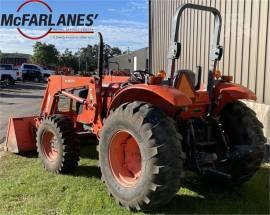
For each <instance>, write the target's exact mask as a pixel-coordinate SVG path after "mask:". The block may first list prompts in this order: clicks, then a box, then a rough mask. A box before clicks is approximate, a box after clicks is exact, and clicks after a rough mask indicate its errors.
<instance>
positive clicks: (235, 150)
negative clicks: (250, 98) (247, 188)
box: [220, 101, 266, 185]
mask: <svg viewBox="0 0 270 215" xmlns="http://www.w3.org/2000/svg"><path fill="white" fill-rule="evenodd" d="M220 120H221V123H222V124H223V127H224V130H225V133H226V135H227V137H228V140H229V145H230V148H231V150H232V154H233V156H234V159H232V160H229V161H227V162H226V163H225V164H224V166H223V167H222V168H223V169H222V171H224V169H225V171H226V172H227V173H229V174H231V176H232V178H231V179H230V180H228V181H227V182H229V183H230V184H235V185H239V184H241V183H244V182H246V181H248V180H249V179H250V178H251V177H252V176H253V175H254V174H255V173H256V171H257V170H258V168H259V167H260V165H261V163H262V160H263V157H264V144H265V143H266V138H265V137H264V134H263V125H262V123H261V122H260V121H259V120H258V119H257V117H256V114H255V112H254V111H253V110H251V109H250V108H248V107H247V106H246V105H245V104H244V103H242V102H239V101H238V102H235V103H230V104H227V105H226V106H225V107H224V109H223V111H222V113H221V118H220Z"/></svg>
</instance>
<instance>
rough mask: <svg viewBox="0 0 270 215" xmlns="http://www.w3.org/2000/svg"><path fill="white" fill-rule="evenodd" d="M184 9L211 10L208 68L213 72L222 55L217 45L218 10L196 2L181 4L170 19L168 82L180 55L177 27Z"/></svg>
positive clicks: (220, 21) (219, 25) (218, 32)
mask: <svg viewBox="0 0 270 215" xmlns="http://www.w3.org/2000/svg"><path fill="white" fill-rule="evenodd" d="M185 9H195V10H201V11H206V12H211V13H212V14H213V15H214V16H215V29H214V32H213V35H214V37H213V38H214V39H213V41H212V45H211V50H210V56H209V59H210V61H211V62H212V65H211V67H212V68H210V70H211V71H212V72H213V71H215V70H216V66H217V62H218V61H219V60H220V59H221V57H222V52H223V50H222V47H221V46H220V45H219V42H220V34H221V27H222V18H221V14H220V12H219V11H218V10H217V9H216V8H213V7H207V6H203V5H196V4H189V3H188V4H183V5H181V6H180V7H179V8H178V9H177V11H176V14H175V16H174V18H173V21H172V31H171V41H170V46H169V53H168V58H169V64H168V71H169V72H170V73H171V76H170V84H172V80H173V78H174V73H175V62H176V60H177V59H179V57H180V55H181V43H180V42H179V41H178V40H179V38H178V35H179V29H180V27H181V26H180V18H181V16H182V15H183V12H184V10H185Z"/></svg>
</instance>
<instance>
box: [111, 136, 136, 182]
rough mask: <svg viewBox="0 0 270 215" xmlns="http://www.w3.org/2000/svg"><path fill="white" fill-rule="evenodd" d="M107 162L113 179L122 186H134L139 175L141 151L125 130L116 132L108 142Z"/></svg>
mask: <svg viewBox="0 0 270 215" xmlns="http://www.w3.org/2000/svg"><path fill="white" fill-rule="evenodd" d="M109 162H110V167H111V171H112V173H113V175H114V177H115V179H116V180H117V181H118V183H120V184H121V185H122V186H125V187H131V186H134V185H135V184H136V183H137V182H138V180H139V178H140V175H141V152H140V148H139V146H138V143H137V141H136V139H135V138H134V137H133V136H132V135H131V134H130V133H129V132H127V131H119V132H117V133H116V134H115V135H114V136H113V138H112V140H111V143H110V147H109Z"/></svg>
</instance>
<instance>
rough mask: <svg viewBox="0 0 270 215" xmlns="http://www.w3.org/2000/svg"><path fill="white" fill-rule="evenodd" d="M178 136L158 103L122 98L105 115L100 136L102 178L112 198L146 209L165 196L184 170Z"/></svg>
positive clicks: (159, 203)
mask: <svg viewBox="0 0 270 215" xmlns="http://www.w3.org/2000/svg"><path fill="white" fill-rule="evenodd" d="M181 142H182V136H181V135H180V134H179V133H178V132H177V130H176V128H175V125H174V122H173V121H172V120H170V119H169V118H168V117H167V116H166V115H165V114H164V113H163V112H162V111H161V110H160V109H158V108H156V107H154V106H152V105H150V104H147V103H142V102H133V103H126V104H123V105H121V106H120V107H119V108H117V109H116V110H115V111H113V112H112V113H111V114H110V116H109V117H108V119H107V120H106V122H105V124H104V127H103V129H102V133H101V137H100V145H99V146H98V151H99V165H100V167H101V172H102V179H103V181H104V182H105V183H106V186H107V188H108V191H109V193H110V194H111V195H112V196H114V198H115V199H116V201H117V202H118V203H119V204H120V205H122V206H124V207H126V208H128V209H130V210H144V211H149V210H152V209H154V208H157V207H160V206H162V205H164V204H166V203H167V202H169V201H170V200H171V199H172V198H173V197H174V195H175V194H176V193H177V192H178V190H179V188H180V176H181V174H182V173H183V159H184V154H183V152H182V146H181Z"/></svg>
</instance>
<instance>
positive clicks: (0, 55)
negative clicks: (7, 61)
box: [0, 50, 3, 61]
mask: <svg viewBox="0 0 270 215" xmlns="http://www.w3.org/2000/svg"><path fill="white" fill-rule="evenodd" d="M2 57H3V53H2V52H1V50H0V61H1V59H2Z"/></svg>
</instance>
